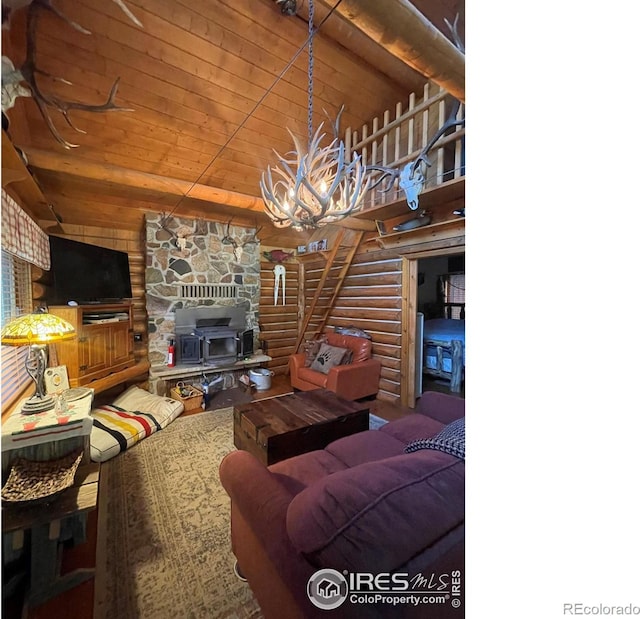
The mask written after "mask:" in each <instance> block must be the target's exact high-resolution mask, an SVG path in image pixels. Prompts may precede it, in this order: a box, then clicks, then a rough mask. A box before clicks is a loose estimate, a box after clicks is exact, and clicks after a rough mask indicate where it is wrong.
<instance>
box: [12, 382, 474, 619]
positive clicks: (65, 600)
mask: <svg viewBox="0 0 640 619" xmlns="http://www.w3.org/2000/svg"><path fill="white" fill-rule="evenodd" d="M427 390H429V391H443V392H445V393H449V390H448V388H447V387H446V385H442V384H439V383H434V382H432V381H428V382H427V383H426V384H425V391H427ZM291 391H292V388H291V383H290V381H289V377H288V376H282V375H279V376H274V377H273V378H272V381H271V388H270V389H268V390H265V391H256V390H255V389H252V390H249V389H245V388H243V387H239V388H236V389H227V390H225V391H221V392H219V393H217V394H215V395H214V396H213V397H212V400H211V403H210V405H209V407H208V410H215V409H218V408H224V407H227V406H234V405H236V404H242V403H245V402H250V401H251V400H258V399H264V398H268V397H273V396H278V395H284V394H286V393H290V392H291ZM454 395H459V396H460V397H464V391H463V393H462V394H454ZM370 411H371V413H373V414H374V415H377V416H378V417H382V418H383V419H387V420H389V421H392V420H394V419H399V418H401V417H404V416H405V415H409V414H411V413H413V412H414V411H413V409H411V408H408V407H403V406H399V405H397V404H391V403H389V402H384V401H382V400H372V401H371V408H370ZM201 412H202V409H196V410H194V411H189V412H186V413H183V415H195V414H198V413H201ZM96 541H97V510H94V511H93V512H90V513H89V518H88V523H87V541H86V543H84V544H80V545H78V546H76V547H75V548H65V550H64V552H63V557H62V573H63V574H64V573H67V572H69V571H71V570H73V569H76V568H80V567H95V552H96ZM93 594H94V581H93V579H91V580H89V581H87V582H85V583H82V584H81V585H79V586H77V587H75V588H73V589H71V590H69V591H67V592H65V593H63V594H62V595H59V596H58V597H56V598H54V599H52V600H50V601H48V602H46V603H44V604H42V605H40V606H37V607H35V608H28V609H25V610H24V611H23V608H22V600H23V596H24V587H21V588H20V587H19V588H18V590H17V591H16V593H15V594H14V595H13V596H11V597H9V598H8V599H6V600H5V599H4V598H3V601H2V617H4V618H6V619H92V617H93Z"/></svg>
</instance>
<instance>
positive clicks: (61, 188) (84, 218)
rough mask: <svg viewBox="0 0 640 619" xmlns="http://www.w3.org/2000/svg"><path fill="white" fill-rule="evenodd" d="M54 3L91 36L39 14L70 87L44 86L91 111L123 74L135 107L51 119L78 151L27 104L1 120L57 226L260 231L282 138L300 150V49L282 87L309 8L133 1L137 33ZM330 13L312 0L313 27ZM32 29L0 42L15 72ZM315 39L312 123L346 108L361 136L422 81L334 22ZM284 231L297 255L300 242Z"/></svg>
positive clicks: (84, 3)
mask: <svg viewBox="0 0 640 619" xmlns="http://www.w3.org/2000/svg"><path fill="white" fill-rule="evenodd" d="M370 1H371V2H374V3H375V2H376V0H370ZM386 1H387V2H391V0H386ZM403 1H404V0H403ZM407 2H408V0H407ZM54 4H55V6H56V7H57V8H59V9H60V10H61V11H62V12H63V13H64V14H65V15H67V16H68V17H69V18H70V19H73V20H74V21H76V22H78V23H79V24H81V25H82V26H83V27H85V28H86V29H88V30H90V31H91V34H90V35H86V34H82V33H80V32H77V31H76V30H74V29H72V28H71V27H70V26H69V25H68V24H65V23H64V22H63V21H61V20H60V19H59V18H57V17H55V16H54V15H53V14H51V13H50V12H46V14H44V15H43V16H42V17H41V19H40V21H39V24H38V32H37V39H36V41H37V65H38V67H39V68H41V69H43V70H45V71H47V72H49V73H51V74H53V75H57V76H61V77H64V78H65V79H67V80H69V81H71V82H72V83H73V85H72V86H69V85H65V84H63V83H60V82H55V81H53V80H51V79H47V78H45V77H40V78H39V80H40V81H39V83H40V84H41V85H42V89H43V90H45V91H46V92H49V93H55V94H57V95H58V96H60V97H63V98H65V99H67V100H74V101H82V102H85V103H94V104H95V103H101V102H103V101H104V100H106V97H107V95H108V93H109V89H110V88H111V85H112V84H113V82H114V80H115V79H116V78H120V82H119V89H118V92H117V96H116V102H117V103H118V105H120V106H124V107H128V108H132V109H133V110H134V111H133V112H109V113H89V112H85V111H77V112H75V111H74V112H73V113H72V117H73V119H74V122H75V124H76V125H77V126H78V127H81V128H83V129H84V130H86V134H80V133H76V132H74V131H73V130H72V129H71V128H70V127H68V126H67V125H66V123H65V122H64V119H63V118H62V116H61V115H60V114H59V113H57V112H54V111H52V112H51V117H52V119H53V121H54V123H55V125H56V127H57V128H58V130H59V132H60V133H61V134H62V135H63V136H64V137H65V139H67V140H68V141H70V142H75V143H77V144H78V145H79V147H78V148H74V149H71V150H67V149H65V148H64V147H62V146H61V145H60V144H59V143H57V142H56V141H55V140H54V138H53V137H52V135H51V133H50V132H49V130H48V128H47V126H46V124H45V122H44V120H43V118H42V116H41V115H40V113H39V111H38V108H37V106H36V104H35V102H34V101H33V100H32V99H31V98H28V97H21V98H19V99H18V100H17V102H16V105H15V107H14V108H12V109H11V110H9V111H8V112H7V117H8V119H9V122H10V125H9V130H8V133H9V136H10V137H11V140H12V142H13V143H14V145H15V146H17V147H18V148H20V149H21V150H22V151H23V152H24V153H25V155H26V157H27V158H28V161H29V165H30V169H31V170H32V172H33V173H34V176H35V177H36V179H37V181H38V183H39V184H40V185H41V187H42V189H43V192H44V194H45V196H47V198H48V199H49V200H50V202H51V203H52V204H53V206H54V209H55V211H56V212H57V213H58V214H59V215H60V216H61V218H62V220H63V221H64V222H65V223H71V224H80V225H96V226H113V227H119V228H124V229H130V230H141V228H142V221H143V213H144V211H145V210H150V211H156V212H165V213H169V212H175V214H176V215H182V216H187V217H203V218H206V219H214V220H222V221H224V220H228V219H229V218H230V217H231V216H232V215H233V216H234V217H235V219H234V222H235V223H237V224H240V225H242V224H246V225H253V224H254V223H256V222H257V223H259V224H260V225H263V224H265V223H266V221H267V220H266V217H265V216H264V214H263V211H262V200H261V198H260V191H259V186H258V181H259V178H260V175H261V173H262V171H263V170H264V169H265V167H266V166H267V164H269V163H274V162H275V156H274V154H273V150H272V149H276V150H277V151H278V152H280V153H281V154H284V153H286V152H287V151H289V150H290V149H291V148H292V142H291V138H290V136H289V134H288V133H287V130H286V128H287V127H288V128H289V129H290V130H291V131H292V132H294V133H295V134H297V135H298V136H300V137H301V138H302V139H303V141H305V140H306V128H307V91H308V78H307V55H306V52H303V53H301V54H300V55H299V57H298V58H297V60H296V61H295V62H294V64H293V65H292V66H291V68H290V69H289V70H288V71H287V72H286V73H285V74H284V76H283V77H282V79H280V80H279V81H276V80H277V76H278V75H279V74H280V73H281V72H282V71H283V69H284V67H285V66H286V65H287V63H289V61H290V60H291V59H292V58H293V56H294V54H295V53H296V51H297V50H298V49H299V48H300V47H301V46H302V45H303V44H304V42H305V40H306V37H307V22H306V18H307V17H308V3H307V2H300V1H298V2H297V5H298V9H297V10H298V14H297V15H296V16H287V15H284V14H282V12H281V11H280V8H279V6H278V4H277V3H276V2H275V1H274V0H127V6H128V7H129V8H130V10H131V11H132V12H133V13H134V15H135V16H136V17H137V18H138V19H139V20H140V21H141V22H142V24H143V27H142V28H140V27H138V26H136V25H135V24H134V23H132V21H130V20H129V19H128V18H127V16H126V15H125V14H124V13H123V11H122V10H121V9H120V8H119V7H118V6H117V4H116V3H115V2H110V1H107V0H54ZM334 4H335V0H322V1H321V0H317V1H316V23H318V22H319V21H320V20H321V19H322V18H323V17H324V15H326V14H327V12H328V11H329V10H330V8H331V7H332V6H333V5H334ZM348 4H349V3H348V2H347V3H346V5H348ZM412 4H413V5H414V6H415V7H416V8H417V9H418V10H419V11H421V12H422V13H423V14H424V15H425V16H426V17H427V18H428V19H429V20H430V21H431V23H432V24H434V25H435V26H436V27H438V28H439V29H441V30H443V31H445V30H446V28H445V26H444V18H447V19H449V20H450V21H452V20H453V18H454V17H455V14H456V12H463V10H464V7H463V5H462V2H461V0H439V1H437V0H412ZM346 5H345V6H346ZM458 5H460V6H458ZM462 15H463V13H462ZM7 25H8V26H9V27H8V28H6V26H7ZM25 32H26V9H25V8H22V9H19V10H16V11H14V12H13V13H12V15H11V19H10V21H9V22H8V24H5V29H3V35H2V36H3V38H2V43H3V54H4V55H5V56H8V57H9V58H11V60H12V61H13V63H14V64H15V65H16V66H19V65H20V64H21V63H22V62H23V60H24V57H25V47H26V44H25V39H26V34H25ZM314 42H315V45H314V52H315V68H314V125H315V126H317V125H318V124H319V123H320V122H322V121H323V120H325V121H326V116H325V114H324V112H323V109H324V110H326V111H327V112H328V113H329V114H330V115H331V116H332V117H335V115H336V113H337V111H338V110H339V108H340V106H341V105H342V104H344V105H345V111H344V114H343V116H342V120H341V127H342V128H343V129H344V128H345V127H347V126H361V125H362V124H364V123H365V122H367V121H369V120H370V119H372V118H374V117H376V116H379V115H381V114H382V112H383V111H384V110H386V109H392V108H394V106H395V104H396V102H398V101H401V100H406V97H407V95H408V93H410V92H412V91H416V92H420V91H421V89H422V85H423V84H424V82H425V77H424V76H423V75H422V74H421V73H419V72H418V71H416V70H415V69H414V68H412V67H410V66H409V65H408V64H407V63H405V62H403V61H402V60H399V59H398V58H397V57H396V56H394V55H393V54H392V53H390V52H389V51H388V50H387V49H385V47H383V46H381V45H379V44H377V43H375V42H374V41H373V40H372V39H370V38H369V37H367V36H366V35H365V34H364V33H363V32H362V31H361V30H359V29H358V28H356V26H355V25H354V23H353V22H352V21H351V20H350V19H349V18H348V16H344V15H341V14H339V13H338V11H336V12H335V13H334V14H332V15H331V16H330V17H329V19H328V20H327V21H326V23H325V24H324V25H323V26H322V29H321V30H320V32H319V34H318V35H317V36H316V37H315V39H314ZM274 83H275V86H274ZM270 89H271V90H270ZM185 194H188V195H187V197H185ZM32 206H33V207H34V212H35V214H36V216H37V217H38V218H39V220H40V223H41V224H42V225H43V226H45V227H46V226H47V225H50V224H53V223H55V222H53V221H52V216H51V210H50V209H49V208H48V206H47V205H46V204H40V205H32ZM284 235H285V236H286V235H288V236H289V237H290V240H292V242H293V244H295V242H297V238H294V237H298V236H299V235H296V234H295V233H290V232H285V233H284ZM269 238H271V239H273V240H275V243H270V242H269ZM262 240H263V243H265V244H266V245H270V244H281V243H282V241H283V232H282V231H276V230H275V229H274V228H273V227H272V226H270V225H265V229H264V232H263V233H262ZM300 240H302V239H300ZM302 242H304V240H302Z"/></svg>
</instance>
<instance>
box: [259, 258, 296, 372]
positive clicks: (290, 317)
mask: <svg viewBox="0 0 640 619" xmlns="http://www.w3.org/2000/svg"><path fill="white" fill-rule="evenodd" d="M263 249H264V248H263ZM283 265H284V267H285V269H286V276H285V277H286V288H285V290H286V297H285V304H284V305H282V288H280V290H279V291H278V305H275V304H274V298H273V297H274V287H275V286H274V284H275V274H274V272H273V268H274V267H275V263H273V262H269V261H267V260H263V261H262V262H261V263H260V311H259V319H258V324H259V326H260V340H261V341H262V342H263V347H264V349H265V352H266V354H267V355H269V356H270V357H272V360H271V361H270V362H269V363H268V364H267V367H268V368H269V369H270V370H272V371H273V372H274V373H275V374H286V373H287V371H288V368H289V356H290V355H292V354H293V353H294V352H295V343H296V338H297V337H298V324H299V319H298V317H299V298H300V291H299V286H300V279H299V265H298V263H297V261H292V260H287V261H286V262H284V263H283Z"/></svg>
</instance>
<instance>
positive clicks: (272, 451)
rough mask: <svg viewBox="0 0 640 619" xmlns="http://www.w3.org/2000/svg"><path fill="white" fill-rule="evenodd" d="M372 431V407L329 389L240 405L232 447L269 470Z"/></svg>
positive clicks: (237, 408)
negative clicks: (365, 431) (281, 461)
mask: <svg viewBox="0 0 640 619" xmlns="http://www.w3.org/2000/svg"><path fill="white" fill-rule="evenodd" d="M368 429H369V404H368V403H366V402H351V401H349V400H343V399H342V398H339V397H338V396H337V395H336V394H335V393H333V392H331V391H326V390H325V389H316V390H314V391H301V392H298V393H293V394H290V395H283V396H280V397H275V398H271V399H268V400H260V401H258V402H250V403H249V404H241V405H239V406H236V407H234V409H233V443H234V445H235V446H236V447H237V448H238V449H244V450H245V451H249V452H250V453H252V454H253V455H254V456H255V457H256V458H258V460H260V462H262V463H263V464H265V465H267V466H268V465H270V464H274V463H276V462H279V461H280V460H284V459H286V458H291V457H292V456H297V455H300V454H302V453H306V452H308V451H313V450H314V449H322V448H323V447H325V446H326V445H328V444H329V443H330V442H331V441H334V440H336V439H338V438H342V437H343V436H348V435H350V434H355V433H356V432H362V431H363V430H368Z"/></svg>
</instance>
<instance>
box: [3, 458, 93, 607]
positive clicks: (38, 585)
mask: <svg viewBox="0 0 640 619" xmlns="http://www.w3.org/2000/svg"><path fill="white" fill-rule="evenodd" d="M99 476H100V465H99V464H97V463H91V464H88V465H84V466H80V467H79V468H78V470H77V471H76V475H75V480H74V484H73V486H71V487H70V488H67V489H66V490H64V491H62V492H61V493H60V494H58V495H56V496H54V497H52V499H51V500H50V501H49V502H47V501H35V502H30V503H29V502H25V503H9V502H7V501H3V502H2V533H3V535H10V536H11V548H12V550H20V549H21V548H22V545H23V544H24V541H25V535H24V534H25V532H26V531H30V532H31V536H30V537H31V543H30V547H31V559H30V562H31V579H30V586H29V593H28V596H27V602H28V603H29V605H32V606H37V605H39V604H42V603H43V602H46V601H47V600H49V599H51V598H53V597H55V596H57V595H59V594H60V593H62V592H63V591H66V590H67V589H71V588H72V587H75V586H76V585H79V584H80V583H81V582H84V581H85V580H88V579H89V578H92V577H93V576H94V571H95V570H94V569H93V568H78V569H75V570H73V571H72V572H68V573H66V574H64V575H60V552H61V550H62V542H63V541H65V540H66V539H73V541H74V542H75V543H82V542H84V541H86V537H85V536H86V529H85V527H86V516H87V513H88V512H89V511H91V510H92V509H95V508H96V504H97V500H98V481H99Z"/></svg>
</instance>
